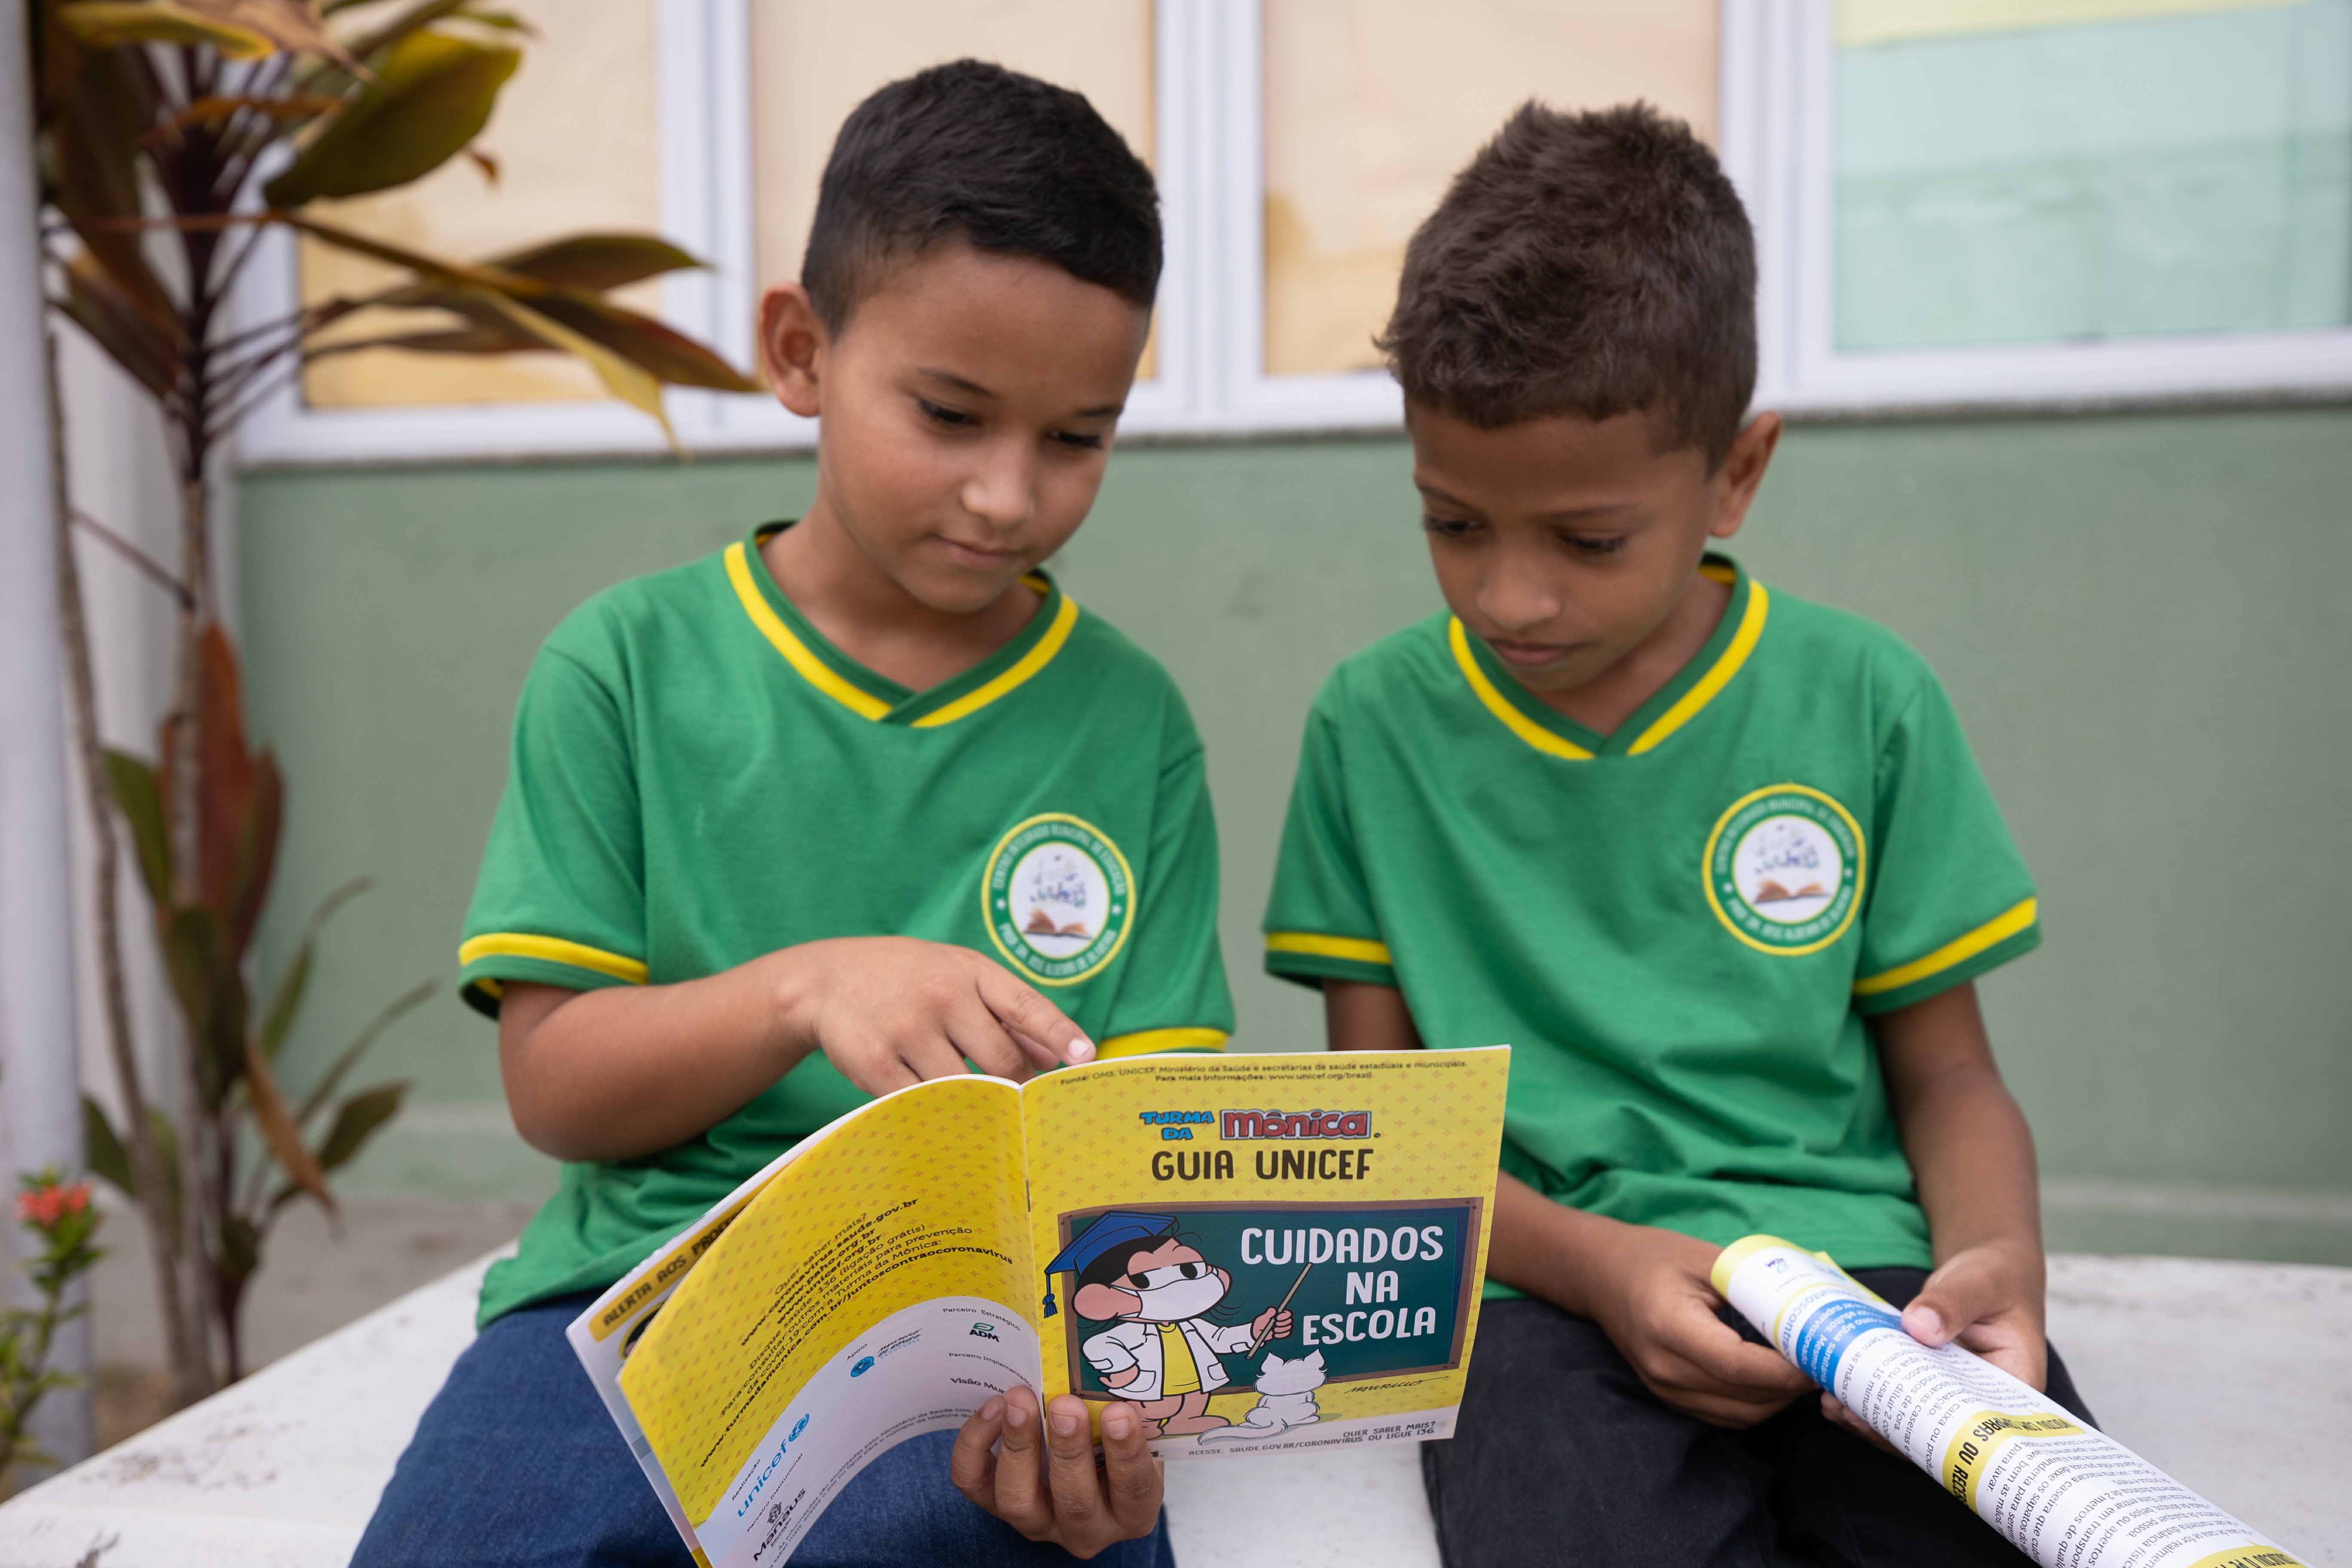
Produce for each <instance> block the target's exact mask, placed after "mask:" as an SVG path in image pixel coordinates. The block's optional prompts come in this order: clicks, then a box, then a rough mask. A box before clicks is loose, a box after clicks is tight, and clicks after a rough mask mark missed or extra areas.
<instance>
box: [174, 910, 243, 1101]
mask: <svg viewBox="0 0 2352 1568" xmlns="http://www.w3.org/2000/svg"><path fill="white" fill-rule="evenodd" d="M163 956H164V963H165V967H166V968H168V969H169V970H170V971H171V975H172V989H173V993H174V994H176V995H177V996H178V998H179V1002H180V1011H181V1015H182V1016H184V1018H185V1019H186V1021H187V1026H188V1034H189V1036H190V1037H191V1038H192V1039H193V1040H194V1042H195V1045H196V1047H197V1048H196V1066H197V1074H196V1076H197V1081H198V1087H199V1088H200V1089H202V1090H203V1092H204V1101H205V1110H208V1111H212V1110H219V1109H220V1105H221V1102H222V1100H224V1099H226V1096H227V1094H228V1091H229V1090H230V1089H232V1088H233V1087H235V1085H236V1081H237V1079H239V1078H241V1077H243V1076H244V1073H245V1018H246V997H245V976H244V975H243V974H242V973H239V972H238V968H237V962H236V953H235V952H232V951H231V950H230V948H229V945H228V933H227V932H226V931H223V930H222V929H221V924H220V921H218V920H216V919H215V918H214V915H213V912H212V911H211V910H207V909H204V908H201V907H194V906H183V907H182V908H179V909H175V910H172V911H171V913H170V915H169V916H168V917H167V918H166V921H165V922H164V930H163Z"/></svg>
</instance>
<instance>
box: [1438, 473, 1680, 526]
mask: <svg viewBox="0 0 2352 1568" xmlns="http://www.w3.org/2000/svg"><path fill="white" fill-rule="evenodd" d="M1412 488H1413V489H1417V490H1419V491H1420V492H1421V495H1422V499H1423V500H1433V501H1437V502H1440V503H1442V504H1444V505H1446V506H1458V507H1460V508H1461V509H1462V510H1465V511H1476V510H1478V509H1477V508H1476V507H1475V506H1472V505H1471V504H1470V503H1469V502H1468V501H1466V500H1463V499H1462V498H1461V497H1459V496H1456V495H1453V494H1450V493H1449V492H1447V491H1445V490H1442V489H1438V488H1437V487H1436V486H1435V485H1425V484H1423V483H1422V482H1421V481H1420V480H1419V479H1415V480H1414V481H1413V485H1412ZM1641 504H1642V503H1641V502H1639V501H1633V500H1613V501H1603V502H1601V504H1600V505H1598V506H1572V507H1564V508H1562V509H1561V510H1559V511H1548V512H1544V513H1542V514H1540V515H1539V516H1538V517H1537V518H1536V519H1535V521H1538V522H1569V521H1574V520H1576V519H1579V518H1591V517H1606V516H1608V515H1610V514H1611V513H1612V512H1620V511H1632V510H1635V509H1636V508H1638V507H1639V506H1640V505H1641Z"/></svg>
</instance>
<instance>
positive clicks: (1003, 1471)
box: [981, 1388, 1054, 1541]
mask: <svg viewBox="0 0 2352 1568" xmlns="http://www.w3.org/2000/svg"><path fill="white" fill-rule="evenodd" d="M1038 1447H1039V1444H1038V1417H1037V1396H1036V1395H1035V1394H1032V1393H1031V1392H1030V1391H1029V1390H1028V1389H1026V1388H1015V1389H1013V1391H1011V1392H1010V1393H1008V1394H1005V1396H1004V1429H1003V1436H1002V1437H1001V1438H1000V1439H999V1441H998V1443H997V1454H996V1495H995V1497H994V1499H992V1500H987V1501H983V1502H982V1503H981V1506H982V1508H985V1509H987V1510H989V1511H990V1512H991V1513H993V1514H994V1515H996V1517H997V1518H999V1519H1001V1520H1003V1521H1004V1522H1005V1523H1007V1524H1009V1525H1011V1526H1013V1529H1015V1530H1017V1531H1020V1532H1021V1533H1022V1534H1024V1535H1025V1536H1028V1537H1029V1538H1030V1539H1031V1540H1033V1541H1035V1540H1042V1539H1043V1538H1044V1537H1045V1536H1046V1535H1047V1534H1049V1533H1051V1532H1052V1530H1053V1523H1054V1510H1053V1505H1052V1504H1051V1503H1050V1502H1048V1501H1047V1500H1046V1498H1045V1486H1044V1474H1043V1469H1042V1467H1041V1466H1040V1465H1039V1464H1038V1458H1039V1456H1038Z"/></svg>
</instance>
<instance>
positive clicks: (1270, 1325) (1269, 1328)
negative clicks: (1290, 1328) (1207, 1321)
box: [1242, 1263, 1315, 1355]
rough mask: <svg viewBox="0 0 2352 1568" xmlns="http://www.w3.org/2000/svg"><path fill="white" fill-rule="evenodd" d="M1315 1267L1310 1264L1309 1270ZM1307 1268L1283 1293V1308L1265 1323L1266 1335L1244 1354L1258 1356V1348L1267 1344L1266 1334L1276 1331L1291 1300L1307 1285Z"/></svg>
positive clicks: (1254, 1341)
mask: <svg viewBox="0 0 2352 1568" xmlns="http://www.w3.org/2000/svg"><path fill="white" fill-rule="evenodd" d="M1314 1267H1315V1265H1313V1264H1312V1263H1310V1264H1308V1265H1307V1268H1314ZM1307 1268H1302V1269H1300V1270H1299V1271H1298V1278H1297V1279H1293V1280H1292V1281H1291V1282H1290V1289H1287V1290H1285V1291H1284V1292H1283V1293H1282V1306H1280V1307H1276V1309H1275V1310H1274V1316H1273V1317H1271V1318H1268V1319H1267V1320H1266V1321H1265V1330H1266V1333H1265V1334H1260V1335H1258V1337H1257V1338H1255V1339H1254V1340H1252V1341H1250V1348H1249V1349H1247V1350H1245V1351H1244V1352H1242V1354H1244V1355H1255V1354H1257V1352H1258V1347H1259V1346H1261V1345H1263V1344H1265V1339H1266V1334H1270V1333H1272V1332H1273V1331H1274V1325H1275V1324H1276V1322H1277V1321H1280V1320H1281V1317H1282V1313H1283V1309H1284V1308H1286V1307H1288V1306H1289V1305H1290V1299H1291V1298H1292V1297H1293V1296H1296V1295H1297V1294H1298V1288H1299V1287H1300V1286H1301V1285H1304V1284H1306V1283H1307Z"/></svg>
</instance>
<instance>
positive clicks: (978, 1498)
mask: <svg viewBox="0 0 2352 1568" xmlns="http://www.w3.org/2000/svg"><path fill="white" fill-rule="evenodd" d="M1003 1430H1004V1400H1003V1396H1002V1395H999V1396H998V1397H995V1398H992V1399H991V1400H990V1401H989V1402H988V1403H987V1404H985V1405H982V1406H981V1407H980V1408H979V1409H977V1410H975V1411H973V1412H972V1413H971V1415H970V1416H969V1417H967V1418H966V1419H965V1421H964V1424H963V1426H962V1428H961V1430H960V1431H958V1432H957V1433H956V1440H955V1447H954V1448H952V1449H950V1451H949V1453H948V1479H949V1480H950V1481H952V1482H953V1483H954V1484H955V1489H956V1490H958V1491H960V1492H961V1493H963V1495H964V1496H965V1497H967V1498H970V1499H971V1500H972V1501H973V1502H976V1503H978V1504H979V1505H980V1506H981V1507H982V1508H987V1507H989V1506H990V1505H991V1504H992V1503H993V1502H995V1500H996V1438H997V1435H998V1434H999V1433H1001V1432H1003Z"/></svg>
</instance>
